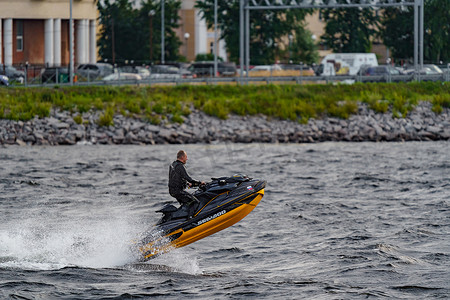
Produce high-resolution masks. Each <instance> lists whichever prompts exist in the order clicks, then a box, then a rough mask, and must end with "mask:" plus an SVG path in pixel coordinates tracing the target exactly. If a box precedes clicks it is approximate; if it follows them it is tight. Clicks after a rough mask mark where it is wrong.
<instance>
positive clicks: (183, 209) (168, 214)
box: [156, 204, 189, 224]
mask: <svg viewBox="0 0 450 300" xmlns="http://www.w3.org/2000/svg"><path fill="white" fill-rule="evenodd" d="M156 212H160V213H163V217H162V219H161V220H160V221H159V222H158V224H161V223H164V222H167V221H170V220H172V219H180V218H188V217H189V206H188V205H181V206H180V207H179V208H176V207H175V206H174V205H172V204H166V205H164V207H163V208H161V209H160V210H157V211H156Z"/></svg>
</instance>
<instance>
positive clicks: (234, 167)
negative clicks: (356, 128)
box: [0, 142, 450, 299]
mask: <svg viewBox="0 0 450 300" xmlns="http://www.w3.org/2000/svg"><path fill="white" fill-rule="evenodd" d="M449 145H450V144H449V143H448V142H433V143H415V142H414V143H322V144H310V145H302V144H296V145H272V144H271V145H265V144H250V145H240V144H223V145H183V148H184V149H185V150H187V152H188V154H189V158H190V160H189V162H188V169H189V171H190V173H191V175H192V176H193V177H194V178H199V179H202V180H208V178H210V177H217V176H226V175H232V174H236V173H245V174H247V175H249V176H251V177H258V178H263V179H265V180H267V182H268V184H267V188H266V193H265V196H264V198H263V199H262V201H261V203H260V204H259V205H258V207H257V208H256V209H255V210H254V211H253V212H252V213H251V214H249V215H248V216H247V217H246V218H244V219H243V220H242V221H240V222H239V223H237V224H235V225H234V226H232V227H230V228H227V229H226V230H224V231H222V232H219V233H217V234H215V235H212V236H210V237H208V238H205V239H203V240H200V241H198V242H196V243H194V244H191V245H189V246H187V247H184V248H181V249H176V250H174V251H172V252H170V253H168V254H165V255H162V256H160V257H158V258H156V259H154V260H152V261H150V262H148V263H138V262H137V257H136V253H134V251H132V250H130V249H133V248H132V247H130V245H133V242H134V241H135V240H136V239H137V238H138V237H139V236H141V234H142V233H143V232H145V231H146V230H148V229H149V227H151V226H152V224H154V223H155V222H156V221H157V220H158V218H159V215H158V214H157V213H155V211H156V210H157V209H159V208H160V207H162V206H163V205H164V204H165V203H175V201H174V199H172V198H171V197H170V196H168V193H167V172H168V171H167V170H168V164H169V163H170V162H171V161H172V160H173V159H174V156H175V155H176V152H177V151H178V150H179V147H180V146H177V145H168V146H163V145H160V146H74V147H6V148H0V190H1V191H2V193H1V194H0V210H1V211H2V214H1V215H0V271H1V272H0V298H21V299H35V298H39V297H42V296H41V295H46V297H47V298H58V299H59V298H62V299H74V298H76V299H99V298H102V299H104V298H106V299H124V298H146V297H156V298H159V297H160V298H165V299H183V298H186V299H191V298H204V299H216V298H227V299H228V298H231V299H233V298H235V299H241V298H244V297H245V298H247V297H251V298H256V299H261V298H262V299H273V298H282V299H349V298H357V299H359V298H372V297H373V298H397V299H398V298H401V299H430V298H449V297H450V284H449V280H448V279H449V278H450V270H449V268H448V266H449V265H450V222H449V216H450V200H449V199H450V192H449V188H448V187H449V186H450V163H449V162H450V147H449Z"/></svg>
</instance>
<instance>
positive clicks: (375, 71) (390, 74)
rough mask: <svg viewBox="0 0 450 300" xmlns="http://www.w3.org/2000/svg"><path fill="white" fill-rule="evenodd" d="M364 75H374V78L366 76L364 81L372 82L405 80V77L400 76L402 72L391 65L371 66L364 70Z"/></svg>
mask: <svg viewBox="0 0 450 300" xmlns="http://www.w3.org/2000/svg"><path fill="white" fill-rule="evenodd" d="M362 75H363V76H372V77H373V78H366V79H364V81H372V82H387V81H394V82H398V81H404V79H401V78H399V77H398V76H399V75H402V73H401V72H400V71H399V70H398V69H397V68H395V67H393V66H390V65H384V66H376V67H369V68H366V69H365V70H364V71H363V74H362Z"/></svg>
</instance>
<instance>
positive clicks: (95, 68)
mask: <svg viewBox="0 0 450 300" xmlns="http://www.w3.org/2000/svg"><path fill="white" fill-rule="evenodd" d="M112 73H114V68H113V66H112V65H110V64H107V63H96V64H81V65H79V66H78V68H77V75H78V80H87V81H93V80H98V79H101V78H103V77H105V76H108V75H110V74H112Z"/></svg>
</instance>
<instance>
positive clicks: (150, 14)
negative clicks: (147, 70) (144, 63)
mask: <svg viewBox="0 0 450 300" xmlns="http://www.w3.org/2000/svg"><path fill="white" fill-rule="evenodd" d="M155 13H156V12H155V10H154V9H152V10H150V11H149V12H148V18H149V23H150V24H149V26H150V28H149V29H150V41H149V42H150V63H152V61H153V16H154V15H155Z"/></svg>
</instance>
